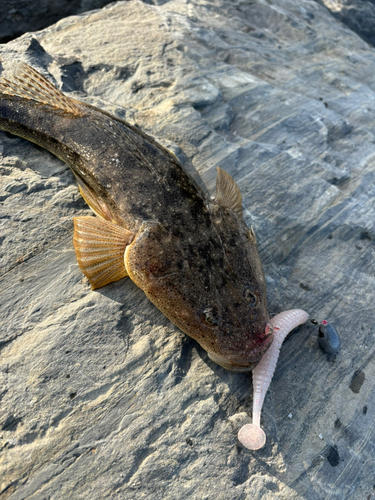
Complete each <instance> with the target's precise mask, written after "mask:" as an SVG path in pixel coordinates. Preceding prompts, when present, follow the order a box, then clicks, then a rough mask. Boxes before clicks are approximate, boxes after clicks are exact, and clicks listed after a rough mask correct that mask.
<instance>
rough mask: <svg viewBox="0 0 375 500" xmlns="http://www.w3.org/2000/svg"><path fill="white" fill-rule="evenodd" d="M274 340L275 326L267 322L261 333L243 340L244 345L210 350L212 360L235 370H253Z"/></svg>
mask: <svg viewBox="0 0 375 500" xmlns="http://www.w3.org/2000/svg"><path fill="white" fill-rule="evenodd" d="M272 341H273V327H272V324H271V323H267V324H266V327H265V329H264V330H263V332H262V333H261V334H260V335H257V336H256V337H255V338H252V339H251V340H247V341H244V342H243V345H238V344H236V345H235V346H234V347H232V348H230V347H229V346H228V347H227V348H223V349H221V350H220V354H219V353H218V352H209V353H208V355H209V357H210V359H212V361H214V362H215V363H217V364H218V365H220V366H222V367H223V368H226V369H227V370H231V371H235V372H249V371H251V370H253V369H254V368H255V367H256V365H257V364H258V363H259V361H260V360H261V359H262V356H263V354H264V353H265V352H266V351H267V350H268V348H269V347H270V345H271V344H272Z"/></svg>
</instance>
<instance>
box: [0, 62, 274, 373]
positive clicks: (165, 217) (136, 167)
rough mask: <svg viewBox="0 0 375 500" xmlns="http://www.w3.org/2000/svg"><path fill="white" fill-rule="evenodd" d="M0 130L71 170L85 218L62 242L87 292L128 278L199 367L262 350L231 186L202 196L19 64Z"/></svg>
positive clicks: (176, 165) (159, 155)
mask: <svg viewBox="0 0 375 500" xmlns="http://www.w3.org/2000/svg"><path fill="white" fill-rule="evenodd" d="M0 129H2V130H5V131H7V132H10V133H12V134H14V135H17V136H19V137H23V138H24V139H27V140H29V141H31V142H34V143H36V144H38V145H39V146H42V147H43V148H45V149H47V150H48V151H50V152H51V153H53V154H54V155H56V156H57V157H58V158H60V159H61V160H62V161H64V162H65V163H66V164H67V165H68V166H69V167H70V169H71V170H72V172H73V175H74V177H75V180H76V182H77V184H78V188H79V191H80V193H81V195H82V197H83V198H84V200H85V201H86V203H87V204H88V206H89V207H90V208H91V210H92V211H93V212H94V216H82V217H75V218H74V219H73V222H74V234H73V244H74V249H75V253H76V257H77V261H78V265H79V267H80V269H81V270H82V272H83V273H84V274H85V276H86V277H87V278H88V281H89V282H90V284H91V287H92V289H97V288H100V287H102V286H105V285H107V284H108V283H111V282H114V281H117V280H120V279H121V278H124V277H126V276H128V277H129V278H130V279H131V280H132V281H133V282H134V283H135V285H137V286H138V287H139V288H141V289H142V290H143V292H144V293H145V294H146V296H147V297H148V298H149V300H150V301H151V302H152V303H153V304H154V305H155V306H156V307H157V308H159V309H160V311H161V312H162V313H163V314H164V315H165V316H166V317H167V318H168V319H169V320H170V321H171V322H172V323H174V324H175V325H176V326H177V327H178V328H179V329H180V330H182V331H183V332H184V333H186V334H187V335H188V336H190V337H192V338H193V339H195V340H196V341H197V342H198V343H199V344H200V345H201V347H202V348H203V349H204V350H206V351H207V353H208V355H209V357H210V358H211V359H212V360H213V361H214V362H216V363H217V364H219V365H221V366H222V367H224V368H226V369H228V370H232V371H243V372H246V371H251V370H252V369H253V368H254V367H255V366H256V365H257V363H258V362H259V361H260V359H261V358H262V356H263V354H264V353H265V352H266V351H267V349H268V348H269V347H270V345H271V343H272V341H273V328H272V323H271V322H270V321H269V318H268V313H267V298H266V285H265V279H264V273H263V269H262V264H261V261H260V257H259V253H258V249H257V240H256V236H255V232H254V230H253V228H252V227H250V228H249V227H248V226H247V225H246V224H245V222H244V220H243V217H242V196H241V192H240V189H239V187H238V185H237V183H236V182H235V181H234V179H233V178H232V177H231V176H230V175H229V174H228V173H227V172H225V171H224V170H222V169H221V168H220V167H218V168H217V178H216V194H215V197H210V196H209V195H208V194H207V193H206V192H205V191H204V190H203V189H202V188H201V187H200V186H199V185H198V183H197V182H196V181H195V180H194V179H192V178H191V177H190V176H189V175H188V173H187V172H186V170H185V169H184V167H183V165H182V164H181V163H180V161H179V160H178V159H177V158H176V156H175V155H174V154H173V153H171V152H170V151H169V150H168V149H166V148H165V147H163V146H162V145H160V144H158V143H157V142H156V141H155V140H154V139H153V138H152V137H150V136H149V135H147V134H145V133H144V132H142V131H141V130H139V129H138V128H137V127H135V126H133V125H131V124H129V123H127V122H126V121H125V120H122V119H119V118H117V117H115V116H112V115H111V114H109V113H107V112H106V111H104V110H101V109H99V108H97V107H94V106H92V105H89V104H86V103H84V102H81V101H78V100H76V99H74V98H71V97H69V96H67V95H65V94H64V93H63V92H61V91H60V90H59V89H57V87H55V86H54V85H53V84H52V83H51V82H50V81H49V80H48V79H47V78H45V77H44V76H43V75H41V74H40V73H39V72H38V71H36V70H35V69H33V68H31V67H30V66H28V65H27V64H25V63H18V64H17V65H16V66H13V68H12V72H11V74H10V75H9V76H8V74H7V75H6V78H5V77H4V76H3V75H2V77H1V78H0Z"/></svg>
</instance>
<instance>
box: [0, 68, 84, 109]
mask: <svg viewBox="0 0 375 500" xmlns="http://www.w3.org/2000/svg"><path fill="white" fill-rule="evenodd" d="M0 93H2V94H8V95H11V96H15V97H21V98H23V99H30V100H31V101H35V102H38V103H40V104H46V105H47V106H52V107H53V108H58V109H61V110H63V111H65V112H67V113H70V114H72V115H75V116H82V114H83V113H82V109H81V108H80V106H79V102H78V101H76V100H75V99H71V98H69V97H67V96H66V95H64V94H63V93H62V92H61V91H60V90H59V89H57V88H56V87H55V86H54V85H53V84H52V83H51V82H49V81H48V80H47V79H46V78H44V76H42V75H41V74H40V73H38V71H36V70H35V69H33V68H31V67H30V66H28V65H27V64H25V63H18V64H17V65H16V70H15V72H14V74H13V75H11V76H10V77H9V79H6V78H1V79H0Z"/></svg>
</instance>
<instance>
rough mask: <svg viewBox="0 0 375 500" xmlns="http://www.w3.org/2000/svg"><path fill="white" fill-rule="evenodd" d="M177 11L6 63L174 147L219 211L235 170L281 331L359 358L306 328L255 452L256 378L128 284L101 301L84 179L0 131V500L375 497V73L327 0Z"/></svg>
mask: <svg viewBox="0 0 375 500" xmlns="http://www.w3.org/2000/svg"><path fill="white" fill-rule="evenodd" d="M160 4H161V5H156V6H155V5H154V6H151V5H147V4H145V3H142V2H138V1H129V2H118V3H117V4H114V5H111V6H108V7H105V8H104V9H102V10H101V11H96V12H92V13H87V14H84V15H81V16H78V17H70V18H67V19H63V20H61V21H60V22H59V23H58V24H57V25H55V26H52V27H50V28H48V29H46V30H44V31H41V32H38V33H36V34H26V35H24V36H22V37H21V38H19V39H17V40H15V41H13V42H10V43H8V44H7V45H3V46H1V47H0V55H1V60H2V62H3V64H4V66H6V64H9V63H12V61H14V60H23V61H25V62H27V63H29V64H31V65H33V66H34V67H35V68H36V69H37V70H39V71H42V73H44V74H45V75H46V76H48V77H49V78H50V79H51V80H52V81H53V82H55V83H56V84H57V85H58V86H59V87H60V88H61V89H62V90H63V91H65V92H66V93H68V94H69V95H72V96H75V97H77V98H79V99H82V100H84V101H86V102H90V103H93V104H95V105H97V106H99V107H102V108H103V109H106V110H107V111H109V112H111V113H114V114H117V115H118V116H120V117H125V118H126V119H127V120H129V121H130V122H131V123H135V124H137V125H138V126H139V127H141V128H142V129H143V130H145V131H146V132H148V133H150V134H151V135H153V136H156V137H157V138H159V139H160V140H161V141H162V142H163V144H165V145H167V146H168V147H170V148H171V149H173V151H174V152H175V153H176V154H177V155H178V156H179V157H180V159H181V161H182V162H183V163H184V164H185V166H186V168H187V169H188V170H189V171H190V172H191V173H193V174H194V173H195V172H197V173H198V174H199V175H200V176H201V178H202V181H201V182H203V183H204V184H205V185H206V187H207V189H208V191H209V192H210V193H212V194H213V191H214V184H215V176H216V170H215V167H216V166H218V165H220V166H221V167H222V168H224V169H226V170H227V171H228V172H229V173H230V174H231V175H232V176H233V177H234V178H235V180H236V181H237V182H238V184H239V186H240V187H241V190H242V193H243V199H244V206H245V210H244V214H245V219H246V221H247V222H248V223H249V224H253V225H254V228H255V230H256V233H257V237H258V241H259V247H260V254H261V257H262V261H263V263H264V269H265V273H266V279H267V284H268V303H269V312H270V313H277V312H279V311H281V310H283V309H287V308H295V307H301V308H304V309H306V310H307V311H308V312H309V313H310V314H311V316H312V317H315V318H317V319H319V320H321V319H327V320H328V321H330V322H331V323H332V324H333V326H334V327H335V328H337V330H338V331H340V334H341V339H342V349H341V351H340V353H339V354H338V355H337V357H336V359H335V360H331V361H330V360H328V359H327V357H326V356H325V354H324V353H323V352H322V351H321V350H320V348H319V346H318V344H317V341H316V337H317V328H316V327H314V326H313V325H304V326H303V327H301V328H300V329H299V333H298V334H294V335H293V336H292V337H291V338H290V339H289V340H288V341H287V342H286V343H285V345H284V346H283V348H282V351H281V355H280V358H279V363H278V366H277V368H276V372H275V377H274V380H273V382H272V384H271V389H270V391H269V393H268V395H267V397H266V400H265V405H264V409H263V413H262V425H263V427H264V429H265V432H266V434H267V443H266V446H265V447H264V448H263V449H261V450H259V451H257V452H250V451H247V450H244V449H242V448H241V447H240V446H239V444H238V442H237V438H236V433H237V430H238V428H239V427H240V426H241V425H242V424H243V423H246V421H248V420H249V415H251V402H252V397H251V380H250V376H249V375H248V374H239V373H230V372H227V371H225V370H224V369H222V368H220V367H219V366H217V365H215V364H214V363H212V362H211V361H210V360H209V359H208V358H207V355H206V353H205V352H204V351H203V350H202V349H200V347H199V346H198V345H197V344H196V343H195V342H194V341H192V340H191V339H189V338H187V337H186V336H185V335H184V334H183V333H181V332H180V331H179V330H178V329H177V328H176V327H174V326H173V325H172V324H171V323H170V322H169V321H168V320H167V319H166V318H165V317H164V316H163V315H162V314H161V313H160V312H159V311H158V310H157V309H156V308H155V307H154V306H152V304H150V303H149V302H148V300H147V299H146V298H145V296H144V294H143V292H142V291H141V290H139V289H138V288H137V287H136V286H135V285H134V284H133V283H132V282H131V281H130V280H129V279H124V280H121V281H119V282H117V283H113V284H111V285H108V286H106V287H104V288H103V289H100V290H97V291H91V290H90V287H89V285H88V283H87V281H86V279H85V278H83V275H82V274H81V272H80V271H79V269H78V265H77V263H76V259H75V255H74V250H73V247H72V243H71V238H72V222H71V218H72V217H73V216H76V215H78V214H85V213H89V212H88V209H87V208H86V207H85V204H84V202H83V201H82V200H81V198H80V196H79V194H78V190H77V188H76V186H75V183H74V180H73V177H72V175H71V174H70V172H69V170H68V169H67V168H66V166H65V165H64V164H62V163H61V162H60V161H59V160H57V159H56V158H54V157H52V156H51V155H50V154H49V153H47V152H45V151H44V150H42V149H40V148H38V147H36V146H34V145H32V144H30V143H28V142H26V141H24V140H22V139H18V138H14V137H12V136H10V135H9V134H5V133H1V134H0V153H1V156H0V168H1V175H2V180H1V186H0V196H1V205H0V224H1V233H0V234H1V236H0V237H1V255H0V267H1V273H2V275H1V278H0V280H1V287H0V318H1V331H0V348H1V358H0V400H1V403H0V404H1V413H0V446H1V448H0V450H1V451H0V478H1V479H0V495H1V498H4V499H7V498H9V499H12V500H16V499H26V498H38V499H39V498H40V499H41V498H50V499H59V500H60V499H67V498H69V499H70V498H74V499H80V498H82V499H86V498H90V499H99V498H113V499H124V498H126V499H132V500H133V499H134V500H138V499H143V498H152V499H156V500H157V499H163V500H172V499H173V500H175V499H197V500H198V499H199V500H202V499H212V498H215V499H216V500H224V499H225V500H228V499H234V500H240V499H244V498H252V499H255V500H257V499H262V500H263V499H265V500H267V499H273V498H282V499H299V498H305V499H308V500H315V499H320V498H331V499H349V498H350V499H351V498H369V495H371V494H372V491H373V467H372V463H373V448H374V432H375V431H374V426H373V421H374V414H375V402H374V398H373V391H374V380H375V365H374V363H373V357H374V328H373V325H374V318H375V313H374V306H373V302H374V296H375V282H374V275H375V261H374V238H375V232H374V220H375V202H374V200H375V197H374V195H375V182H374V181H375V160H374V158H375V136H374V129H375V78H374V71H373V67H374V64H375V53H374V51H373V50H372V49H370V48H369V46H368V45H367V44H366V43H365V42H364V41H362V40H361V39H360V38H359V37H358V36H357V35H355V34H353V33H351V32H350V30H349V29H347V28H346V27H345V26H343V25H342V24H341V23H339V22H337V21H335V20H334V19H332V17H331V15H330V14H329V13H328V11H327V9H325V8H324V7H322V6H320V5H319V4H318V3H316V2H315V1H313V0H301V1H300V2H295V1H287V0H271V1H267V2H263V1H260V0H259V1H255V2H241V1H237V0H235V1H233V0H231V1H229V0H218V1H217V2H214V3H213V2H209V1H208V0H194V1H192V2H184V1H174V2H160ZM358 373H362V374H363V375H361V377H362V378H361V384H359V383H356V386H355V391H354V390H353V387H354V386H353V380H354V379H355V378H356V377H357V378H358ZM357 378H356V380H357Z"/></svg>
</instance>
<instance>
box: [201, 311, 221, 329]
mask: <svg viewBox="0 0 375 500" xmlns="http://www.w3.org/2000/svg"><path fill="white" fill-rule="evenodd" d="M202 312H203V316H204V319H205V321H206V323H208V324H209V325H219V324H220V316H219V315H218V312H217V311H216V309H214V308H213V307H206V308H205V309H203V311H202Z"/></svg>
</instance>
